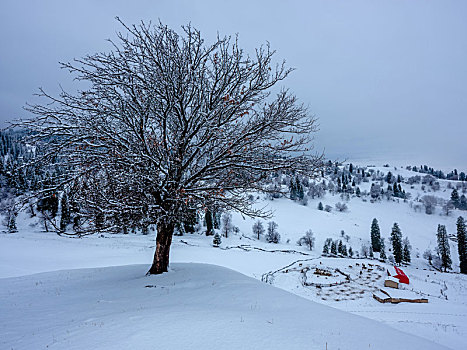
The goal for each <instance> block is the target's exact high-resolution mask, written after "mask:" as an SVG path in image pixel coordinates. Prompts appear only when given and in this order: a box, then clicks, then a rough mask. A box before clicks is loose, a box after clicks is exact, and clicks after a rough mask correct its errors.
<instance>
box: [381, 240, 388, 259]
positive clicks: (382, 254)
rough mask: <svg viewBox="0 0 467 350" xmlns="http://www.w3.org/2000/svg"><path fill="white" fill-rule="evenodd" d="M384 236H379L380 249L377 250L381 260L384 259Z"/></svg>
mask: <svg viewBox="0 0 467 350" xmlns="http://www.w3.org/2000/svg"><path fill="white" fill-rule="evenodd" d="M385 248H386V247H385V244H384V238H381V250H380V252H379V257H380V259H381V260H383V261H386V259H387V257H386V250H385Z"/></svg>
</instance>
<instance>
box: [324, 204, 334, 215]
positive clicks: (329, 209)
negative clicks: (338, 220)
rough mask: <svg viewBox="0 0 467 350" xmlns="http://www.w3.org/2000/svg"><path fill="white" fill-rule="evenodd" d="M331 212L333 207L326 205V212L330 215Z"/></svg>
mask: <svg viewBox="0 0 467 350" xmlns="http://www.w3.org/2000/svg"><path fill="white" fill-rule="evenodd" d="M331 210H332V207H331V206H330V205H329V204H326V206H325V207H324V211H326V212H328V213H330V212H331Z"/></svg>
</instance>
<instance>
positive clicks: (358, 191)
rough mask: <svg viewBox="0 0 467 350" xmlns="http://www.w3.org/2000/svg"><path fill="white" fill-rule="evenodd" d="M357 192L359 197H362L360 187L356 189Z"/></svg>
mask: <svg viewBox="0 0 467 350" xmlns="http://www.w3.org/2000/svg"><path fill="white" fill-rule="evenodd" d="M355 194H356V195H357V197H360V194H361V191H360V187H357V189H356V190H355Z"/></svg>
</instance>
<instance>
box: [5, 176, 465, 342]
mask: <svg viewBox="0 0 467 350" xmlns="http://www.w3.org/2000/svg"><path fill="white" fill-rule="evenodd" d="M372 169H374V170H375V171H378V170H379V171H380V172H387V171H388V170H390V171H391V172H392V173H393V174H395V175H396V176H397V175H398V174H401V175H402V176H404V178H408V177H410V176H414V175H421V176H422V177H423V174H419V173H415V172H412V171H408V170H406V169H402V168H398V169H394V168H393V167H391V168H386V167H372ZM449 183H453V182H449V181H445V180H440V184H441V188H440V190H438V191H436V192H432V191H431V190H430V189H429V187H428V186H427V187H426V188H425V189H423V188H422V186H421V184H416V185H414V186H413V188H410V187H409V186H408V185H407V184H402V187H403V188H404V189H405V190H406V191H407V192H409V193H410V194H411V196H412V198H411V199H410V200H409V201H407V202H404V201H403V200H401V199H394V200H386V199H383V200H381V201H378V202H375V203H371V202H370V200H368V198H367V200H366V201H364V198H358V197H355V196H354V197H352V196H351V197H350V199H349V200H348V201H347V202H346V204H347V205H348V207H349V210H348V211H346V212H338V211H336V210H335V209H333V210H332V211H331V212H330V213H327V212H325V211H320V210H318V209H317V205H318V203H319V202H320V201H321V202H323V204H324V205H326V204H329V205H331V206H333V207H334V205H335V203H337V202H343V199H342V198H340V196H339V195H338V194H336V195H332V194H330V193H327V194H326V195H325V196H324V197H323V198H320V199H310V200H309V203H308V205H307V206H303V205H301V204H299V203H297V202H294V201H291V200H289V199H286V198H281V199H276V200H274V201H270V200H265V199H263V198H262V197H261V196H260V202H259V203H258V205H259V206H264V205H267V206H268V207H269V208H270V209H271V210H273V212H274V218H272V220H274V221H276V222H277V223H278V224H279V232H280V234H281V236H282V239H281V243H280V244H277V245H275V244H269V243H267V242H265V240H264V237H262V238H261V240H259V241H258V240H257V239H255V237H254V236H253V234H252V232H251V226H252V224H253V222H254V220H251V219H248V218H242V217H241V216H240V215H234V217H233V224H234V225H235V226H237V227H238V228H239V229H240V232H239V233H238V234H232V235H231V236H229V238H224V237H223V238H222V240H223V242H222V244H221V247H220V248H213V247H212V237H205V236H204V235H203V234H193V235H190V234H188V235H185V236H183V237H174V243H173V246H172V250H171V261H172V262H173V263H180V262H182V263H188V262H195V263H210V264H215V265H219V266H223V267H227V268H230V269H233V270H235V271H238V272H241V273H243V274H244V275H247V276H250V277H254V278H256V279H261V277H262V276H263V274H265V273H268V272H270V271H277V270H280V269H281V268H283V267H284V266H287V265H289V264H291V263H293V262H295V261H297V260H299V259H311V260H309V261H307V262H306V264H307V266H310V267H315V266H320V267H325V268H328V269H330V270H333V269H335V268H337V267H338V268H340V269H342V270H346V269H347V270H348V269H349V266H350V265H352V266H353V268H355V267H356V265H355V264H356V262H361V261H362V260H355V259H333V258H321V257H320V255H321V251H322V246H323V242H324V240H325V239H326V238H328V237H330V238H332V239H334V240H335V239H342V237H341V235H340V232H341V230H344V231H345V234H348V235H349V236H350V239H349V242H347V243H346V244H347V247H349V246H352V248H353V250H354V251H359V250H360V247H361V245H362V244H363V243H366V244H368V242H369V238H370V225H371V220H372V219H373V218H377V219H378V221H379V223H380V227H381V234H382V236H383V237H385V238H386V249H388V248H389V245H390V244H389V242H388V240H387V238H388V237H389V233H390V230H391V226H392V224H393V223H394V222H398V223H399V225H400V227H401V229H402V234H403V236H404V237H405V236H407V237H409V239H410V242H411V244H412V246H413V254H412V263H411V265H410V266H409V267H406V268H404V270H405V271H406V272H407V274H408V275H409V277H410V278H411V282H412V283H411V285H410V288H412V289H414V291H410V292H411V293H412V294H414V293H415V295H418V296H423V294H426V295H425V297H428V299H429V303H428V304H423V305H409V304H399V305H382V304H379V303H378V302H376V301H375V300H374V299H373V298H372V291H373V290H374V288H379V287H381V285H382V282H383V281H382V278H375V281H372V279H370V280H368V281H366V282H365V283H366V285H362V283H360V285H358V283H357V284H355V285H354V286H353V287H356V288H360V289H361V290H363V293H362V294H358V297H354V296H356V295H357V294H352V293H356V292H357V289H352V288H353V287H352V288H350V287H349V288H346V289H344V290H343V291H341V290H340V289H338V288H331V289H330V290H321V291H319V290H317V289H316V288H310V287H305V286H303V285H302V283H301V279H300V276H299V275H298V274H297V273H296V272H291V273H285V274H276V275H275V279H274V281H273V285H274V286H276V287H280V288H282V289H284V290H286V291H290V292H292V293H295V294H297V295H299V296H302V297H304V298H307V299H309V300H311V301H315V302H319V303H321V304H325V305H328V306H332V307H333V308H336V309H340V310H344V311H348V312H351V313H353V314H356V315H361V316H364V317H367V318H370V319H373V320H375V321H377V322H381V323H384V324H386V325H390V326H391V327H393V328H396V329H399V330H403V331H404V332H409V333H411V334H414V335H417V336H420V337H423V338H425V339H428V340H429V341H431V342H433V343H439V344H443V345H445V346H448V347H449V348H452V349H459V350H461V349H465V348H467V326H466V325H467V299H466V297H465V295H466V292H467V276H464V275H459V274H456V273H449V274H444V273H443V274H440V273H439V272H436V271H433V270H432V269H431V268H430V266H429V265H428V264H427V263H426V261H425V260H423V259H422V258H421V253H423V251H424V250H425V249H426V248H431V249H433V248H434V247H435V245H436V228H437V225H438V224H443V225H446V227H447V230H448V233H450V234H453V233H455V221H456V219H457V217H458V216H459V215H464V217H467V213H466V212H465V211H460V210H453V212H452V213H451V214H450V215H449V216H446V215H444V214H442V211H441V209H440V207H439V206H438V207H437V209H436V212H435V213H434V214H433V215H427V214H425V213H424V210H423V209H422V210H421V211H415V210H413V207H412V206H411V204H412V205H416V204H417V203H419V202H418V201H417V198H420V197H422V196H423V195H435V196H437V197H440V198H443V199H449V196H450V193H451V190H450V189H449V188H448V184H449ZM370 185H371V182H370V183H362V184H361V185H360V188H361V189H362V191H363V190H365V189H366V190H367V189H368V188H369V186H370ZM459 193H462V192H461V191H460V192H459ZM17 223H18V228H19V232H18V233H15V234H0V288H1V289H2V291H5V290H8V293H7V294H12V295H17V293H20V294H21V293H22V292H21V290H22V289H23V288H26V287H25V286H26V285H23V284H21V283H23V282H21V283H19V282H18V281H26V280H28V278H33V276H30V277H24V278H20V279H18V280H16V282H12V281H15V280H14V279H13V280H12V279H8V280H6V279H1V278H2V277H15V276H24V275H30V274H34V273H39V272H48V271H58V270H63V269H81V268H94V267H108V266H120V265H133V264H145V268H148V265H149V263H150V262H151V260H152V256H153V254H154V248H155V237H154V236H155V233H154V232H151V234H150V235H149V236H142V235H139V234H136V235H135V234H128V235H123V234H117V235H111V234H105V235H102V236H101V235H94V236H89V237H84V238H82V239H74V238H64V237H59V236H57V235H56V234H54V233H44V232H41V231H42V228H41V225H40V224H39V223H37V218H33V219H30V218H29V217H28V215H27V214H26V213H21V214H20V217H19V218H18V222H17ZM264 224H265V227H267V220H266V221H264ZM308 229H312V230H313V232H314V234H315V236H316V248H315V249H314V250H313V251H311V252H310V251H308V250H307V249H306V248H305V247H299V246H297V245H296V241H297V240H298V238H300V237H301V236H302V235H303V234H304V232H305V231H306V230H308ZM450 244H451V254H452V260H453V268H454V272H455V271H458V257H457V244H456V243H455V242H454V241H451V242H450ZM281 250H285V251H287V252H281ZM417 253H419V254H420V257H419V258H417ZM363 261H364V260H363ZM365 263H369V261H366V262H365ZM304 264H305V263H304ZM172 266H175V265H172ZM385 266H389V265H385ZM145 268H143V267H141V268H140V269H141V271H140V272H141V273H140V272H138V273H139V275H138V276H136V277H135V280H136V279H139V278H143V277H142V275H143V274H144V272H145ZM121 269H126V268H123V267H121ZM430 269H431V271H430ZM176 270H177V269H176ZM347 270H346V271H347ZM347 272H348V271H347ZM60 273H61V272H60ZM60 273H58V275H60ZM70 273H71V272H70ZM79 273H81V272H79ZM79 273H78V272H76V274H77V275H76V279H77V280H80V279H81V277H79V276H78V275H79ZM58 275H57V276H58ZM97 275H98V274H97V273H92V276H94V277H96V278H97ZM94 277H92V278H94ZM205 277H208V276H205ZM34 278H35V277H34ZM70 278H73V280H74V279H75V275H73V277H70ZM99 278H101V277H99ZM151 278H152V277H151ZM164 278H165V277H164ZM167 278H168V277H167ZM203 278H204V277H203ZM203 278H200V281H202V280H203ZM51 280H52V282H53V283H52V282H51V285H52V284H54V285H55V284H56V285H57V286H58V287H57V289H56V290H58V291H59V292H56V290H52V289H47V288H46V289H44V290H41V289H35V290H29V292H28V293H30V294H29V296H26V295H23V297H25V298H26V297H27V298H31V300H33V299H34V298H36V297H37V296H40V295H42V294H44V293H46V294H47V293H49V294H50V295H51V298H52V295H57V294H60V293H61V292H60V290H63V288H62V287H63V286H62V285H61V284H60V283H61V282H60V281H61V280H60V279H59V278H56V277H51ZM31 281H32V280H31ZM101 281H103V280H101ZM145 281H146V280H145ZM117 282H118V281H117ZM117 282H115V284H117ZM211 282H212V281H211ZM360 282H361V281H360ZM24 283H26V282H24ZM73 283H74V285H81V284H82V282H78V281H75V282H73ZM80 283H81V284H80ZM99 283H100V282H97V281H96V285H95V286H94V287H93V286H90V287H89V288H91V289H93V290H98V289H101V288H100V287H99V288H98V287H97V285H98V284H99ZM109 283H114V282H113V281H112V282H110V281H103V282H102V284H103V285H104V286H105V285H107V284H109ZM118 283H120V282H118ZM135 283H136V282H135ZM177 283H179V282H177ZM180 283H181V282H180ZM219 283H220V282H219ZM7 284H8V287H6V285H7ZM26 284H27V283H26ZM135 286H136V285H135ZM28 288H29V287H28ZM77 288H78V287H77ZM109 288H110V287H109ZM138 288H139V287H138ZM138 288H136V289H138ZM200 288H201V287H200ZM268 288H271V287H268ZM26 289H27V288H26ZM78 289H79V288H78ZM128 289H130V288H129V287H128ZM155 289H157V288H155ZM267 290H269V289H267ZM172 292H173V291H171V293H172ZM232 292H234V289H232ZM358 292H360V290H358ZM70 293H71V292H70ZM96 293H97V292H96ZM109 293H110V294H112V293H113V292H112V293H111V292H109ZM128 293H130V291H129V290H128ZM135 293H136V296H139V293H143V292H141V291H136V292H135ZM207 293H208V294H210V297H214V294H217V291H214V290H213V293H214V294H212V293H211V292H207ZM255 293H263V290H262V289H261V291H258V292H255ZM67 294H68V292H67ZM94 294H95V293H94ZM326 294H328V295H326ZM346 294H350V295H351V296H350V297H348V296H346ZM99 295H100V294H99ZM180 295H182V294H180ZM281 295H287V294H281ZM75 297H76V298H75V299H73V300H75V301H76V305H74V306H72V305H69V307H70V308H76V309H80V308H83V312H84V310H85V309H86V307H87V306H86V305H87V304H88V303H91V304H92V305H94V304H96V303H97V301H95V300H94V301H93V299H92V298H91V296H89V298H88V297H86V298H84V297H83V298H82V297H81V296H78V295H75ZM281 298H282V297H281ZM352 298H353V299H352ZM336 299H337V300H336ZM9 300H13V299H9ZM12 302H13V303H16V305H20V304H21V301H19V300H17V301H12ZM8 303H9V302H8ZM120 303H123V302H121V301H119V302H115V303H112V304H113V305H120ZM70 304H71V302H70ZM273 304H274V303H273ZM275 304H277V305H282V299H280V300H279V299H277V300H276V301H275ZM5 305H6V304H5ZM58 305H59V306H60V305H61V304H58ZM83 305H84V306H83ZM313 305H314V304H313ZM0 307H1V308H2V310H0V322H3V324H7V323H10V322H13V323H14V324H15V325H19V326H21V327H22V325H21V323H22V320H23V318H24V317H23V318H22V316H21V315H22V312H24V310H23V311H21V310H22V309H18V310H20V311H18V312H19V313H17V312H16V311H15V308H10V309H9V311H8V313H6V315H7V316H6V317H4V316H3V315H5V313H4V312H3V310H4V309H3V307H4V304H3V299H0ZM128 307H129V308H130V306H128ZM148 307H149V306H148ZM216 307H217V306H216ZM236 307H240V306H236ZM264 307H266V306H264ZM210 308H212V307H211V306H209V307H207V310H209V309H210ZM58 311H59V310H57V308H55V306H54V304H53V302H52V300H50V304H48V308H44V314H43V315H42V320H44V321H43V322H45V323H46V324H47V322H50V321H49V319H53V318H55V317H56V315H55V314H56V313H57V312H58ZM182 311H183V310H182ZM182 311H180V310H179V311H177V312H180V313H182ZM37 317H39V316H37ZM82 317H83V318H84V316H82ZM106 317H107V316H106V315H105V314H99V315H95V316H94V317H92V316H89V317H88V318H94V319H95V320H94V321H92V322H91V324H92V323H94V324H98V322H99V320H100V319H105V318H106ZM115 317H117V318H118V319H119V317H120V316H115ZM122 317H123V316H122ZM125 317H126V316H125ZM135 317H136V316H135ZM186 317H188V319H190V318H189V316H186ZM287 317H292V316H290V315H289V316H287ZM339 317H344V316H339ZM349 317H350V316H349ZM127 318H128V317H127ZM344 318H345V317H344ZM191 320H192V319H191ZM65 321H66V320H65ZM299 321H300V320H299ZM66 322H68V321H66ZM66 322H65V323H66ZM122 322H123V323H128V320H127V319H126V320H123V321H122ZM174 322H175V321H174ZM200 322H201V323H203V322H202V321H198V322H194V321H193V320H192V324H195V325H197V324H198V323H200ZM244 322H246V321H244ZM303 322H306V323H300V322H298V321H292V324H293V325H294V326H295V327H297V328H300V329H301V330H302V331H303V329H304V327H305V326H306V325H307V324H308V323H309V322H310V321H309V320H308V319H306V320H305V319H304V320H303ZM369 322H370V321H369ZM184 325H185V324H184ZM297 325H298V326H297ZM8 327H9V326H8ZM57 327H58V326H57ZM70 327H71V326H70ZM70 327H69V328H70ZM96 327H97V326H96ZM187 327H188V326H187ZM196 327H198V326H196ZM196 327H194V328H193V329H191V328H190V327H188V328H190V329H183V332H185V333H186V332H196V330H200V328H196ZM69 328H66V329H64V330H63V329H62V330H61V331H60V332H62V331H63V332H65V333H66V331H67V330H68V329H69ZM71 328H72V327H71ZM71 328H70V329H71ZM143 328H144V327H143ZM250 328H251V327H250ZM8 329H9V332H10V331H11V332H13V333H14V331H13V330H12V329H11V328H8ZM19 329H23V328H19ZM180 329H181V328H180ZM203 330H204V329H203ZM267 330H268V329H267V328H266V329H264V332H267ZM275 331H276V330H275ZM323 331H326V332H338V331H339V330H338V329H337V328H335V327H331V328H329V329H328V328H325V329H323ZM0 332H3V330H2V328H0ZM47 332H49V331H47ZM47 332H46V334H51V333H50V332H49V333H47ZM76 332H78V331H76ZM122 332H123V331H122ZM180 332H181V331H180ZM206 332H208V331H207V330H206ZM210 332H211V331H210V330H209V333H206V334H208V335H209V336H211V333H210ZM223 332H224V333H228V332H227V331H226V330H225V329H223ZM13 333H12V334H13ZM73 334H74V333H73ZM257 334H259V336H258V337H260V338H261V337H262V338H264V336H262V334H261V333H260V332H259V331H258V333H257ZM292 334H295V333H293V332H292ZM326 334H328V333H326ZM357 334H359V333H357ZM93 336H96V337H98V336H99V333H98V332H96V333H92V335H91V338H90V340H89V341H91V340H92V337H93ZM297 337H298V335H297ZM301 337H304V336H303V335H301ZM354 337H355V336H354ZM358 337H359V336H357V337H356V338H358ZM0 339H3V336H2V335H1V334H0ZM52 340H53V339H52ZM325 340H326V339H325ZM255 341H256V340H255ZM122 342H123V340H122ZM41 344H42V343H41ZM44 344H45V343H44ZM47 344H48V343H47ZM0 345H2V344H1V343H0ZM41 346H42V345H41ZM141 346H143V345H141ZM433 346H434V345H433ZM0 348H3V345H2V346H0ZM6 348H8V347H6ZM318 348H323V347H321V346H318ZM342 348H343V349H346V348H348V347H346V346H343V347H342ZM329 349H331V348H329Z"/></svg>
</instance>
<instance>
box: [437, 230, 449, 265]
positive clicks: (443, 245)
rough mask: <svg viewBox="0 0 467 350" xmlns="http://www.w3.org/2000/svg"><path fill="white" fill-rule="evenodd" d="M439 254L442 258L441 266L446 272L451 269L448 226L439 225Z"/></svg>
mask: <svg viewBox="0 0 467 350" xmlns="http://www.w3.org/2000/svg"><path fill="white" fill-rule="evenodd" d="M437 240H438V254H439V255H440V258H441V266H442V267H444V271H445V272H446V270H447V269H450V268H451V264H452V261H451V250H450V248H449V239H448V234H447V232H446V226H444V225H438V234H437Z"/></svg>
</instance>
